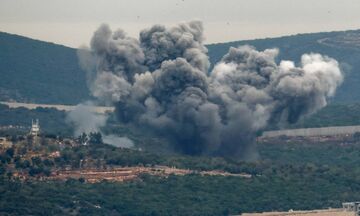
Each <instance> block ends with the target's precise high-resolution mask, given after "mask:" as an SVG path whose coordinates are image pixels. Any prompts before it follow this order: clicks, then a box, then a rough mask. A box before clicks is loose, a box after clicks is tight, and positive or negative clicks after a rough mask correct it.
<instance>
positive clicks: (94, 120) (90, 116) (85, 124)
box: [66, 101, 134, 148]
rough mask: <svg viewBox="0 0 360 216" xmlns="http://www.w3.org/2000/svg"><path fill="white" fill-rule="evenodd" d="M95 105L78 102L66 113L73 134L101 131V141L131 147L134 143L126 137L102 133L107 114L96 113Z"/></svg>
mask: <svg viewBox="0 0 360 216" xmlns="http://www.w3.org/2000/svg"><path fill="white" fill-rule="evenodd" d="M95 110H96V106H95V105H94V104H93V103H92V102H90V101H88V102H86V103H82V104H78V105H77V106H76V107H75V108H74V109H73V110H71V111H70V112H69V113H67V116H66V121H67V122H68V123H69V124H70V125H72V126H73V127H74V129H75V130H74V135H75V136H80V135H81V134H83V133H86V134H90V133H95V132H96V133H97V132H99V133H101V134H102V138H103V142H104V143H106V144H109V145H113V146H116V147H122V148H132V147H134V143H133V141H132V140H130V139H129V138H127V137H119V136H117V135H114V134H108V135H107V134H104V133H102V130H101V129H102V128H103V127H104V126H105V125H106V121H107V119H108V117H109V116H108V115H106V114H100V113H96V112H95Z"/></svg>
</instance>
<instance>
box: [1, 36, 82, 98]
mask: <svg viewBox="0 0 360 216" xmlns="http://www.w3.org/2000/svg"><path fill="white" fill-rule="evenodd" d="M0 74H1V79H0V100H3V101H4V100H11V99H12V100H16V101H21V102H36V103H49V104H56V103H61V104H77V103H79V102H80V101H84V100H86V99H88V98H89V94H88V89H87V87H86V81H85V73H84V72H83V71H82V70H81V69H80V67H79V64H78V60H77V57H76V50H75V49H71V48H68V47H64V46H61V45H56V44H53V43H47V42H43V41H38V40H33V39H29V38H25V37H21V36H17V35H12V34H7V33H4V32H0Z"/></svg>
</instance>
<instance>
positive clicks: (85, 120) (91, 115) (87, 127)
mask: <svg viewBox="0 0 360 216" xmlns="http://www.w3.org/2000/svg"><path fill="white" fill-rule="evenodd" d="M94 110H95V109H94V105H93V104H92V103H90V102H87V103H83V104H78V105H77V106H76V107H75V108H74V109H73V110H71V111H70V112H69V113H68V114H67V116H66V117H67V118H66V121H67V122H68V123H69V124H71V125H73V126H74V128H75V131H74V135H75V136H80V135H81V134H82V133H86V134H89V133H92V132H99V131H100V128H101V127H104V126H105V124H106V120H107V116H105V115H104V114H98V113H95V112H94Z"/></svg>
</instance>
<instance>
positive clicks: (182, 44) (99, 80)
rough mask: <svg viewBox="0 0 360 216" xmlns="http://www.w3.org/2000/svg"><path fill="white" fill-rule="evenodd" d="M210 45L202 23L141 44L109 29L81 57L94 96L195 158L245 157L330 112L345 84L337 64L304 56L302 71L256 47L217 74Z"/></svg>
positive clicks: (162, 30) (144, 36) (159, 31)
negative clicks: (278, 130)
mask: <svg viewBox="0 0 360 216" xmlns="http://www.w3.org/2000/svg"><path fill="white" fill-rule="evenodd" d="M203 38H204V37H203V27H202V23H201V22H198V21H194V22H189V23H182V24H179V25H178V26H176V27H173V28H166V27H164V26H160V25H155V26H153V27H152V28H150V29H146V30H143V31H141V33H140V38H139V40H137V39H135V38H130V37H128V36H126V34H125V33H124V32H123V31H122V30H118V31H115V32H112V31H111V30H110V28H109V27H108V26H106V25H102V26H101V27H100V28H99V29H98V30H97V31H96V32H95V34H94V36H93V38H92V40H91V47H90V48H89V50H90V53H91V55H90V56H85V55H80V58H81V62H88V61H89V59H91V61H92V62H95V65H96V66H95V68H96V70H95V74H96V76H94V79H93V81H92V82H91V85H90V90H91V92H92V94H93V96H95V97H97V98H98V99H99V100H101V101H103V102H106V103H108V104H114V105H115V106H116V113H117V115H118V118H119V120H120V121H122V122H123V123H128V124H135V125H137V126H139V127H142V128H145V129H148V130H151V131H153V132H156V133H158V134H160V135H163V136H166V137H167V138H168V139H169V140H170V141H172V143H174V145H175V147H176V148H177V149H178V150H180V151H182V152H184V153H188V154H232V155H240V156H245V155H247V154H248V152H250V151H252V149H253V145H252V144H253V143H254V139H255V133H256V132H257V131H259V130H261V129H263V128H264V127H266V126H267V125H268V124H269V123H271V124H277V123H280V122H287V123H294V122H296V121H297V120H298V119H299V118H301V117H304V116H306V115H309V114H311V113H314V112H316V111H317V110H319V109H321V108H322V107H324V106H326V99H327V98H328V97H331V96H333V95H334V94H335V91H336V88H337V87H338V86H339V85H340V84H341V82H342V79H343V76H342V73H341V71H340V69H339V65H338V63H337V61H336V60H334V59H332V58H329V57H326V56H322V55H319V54H304V55H303V56H302V58H301V64H300V65H295V63H294V62H291V61H281V62H280V64H277V63H276V61H275V58H276V57H277V55H278V50H277V49H267V50H264V51H257V50H255V48H253V47H250V46H242V47H238V48H234V47H231V48H230V50H229V52H228V53H227V54H226V55H225V56H224V57H223V58H222V60H221V61H220V62H219V63H217V64H216V65H215V67H214V69H213V71H211V72H209V71H208V69H209V60H208V56H207V49H206V47H205V46H204V45H203ZM84 58H85V59H84ZM93 68H94V67H93ZM84 69H87V68H84Z"/></svg>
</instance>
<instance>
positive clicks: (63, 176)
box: [15, 166, 251, 183]
mask: <svg viewBox="0 0 360 216" xmlns="http://www.w3.org/2000/svg"><path fill="white" fill-rule="evenodd" d="M141 174H149V175H156V176H163V177H167V176H169V175H181V176H183V175H189V174H199V175H203V176H205V175H210V176H234V177H241V178H251V175H250V174H246V173H237V174H234V173H229V172H224V171H219V170H211V171H194V170H189V169H178V168H174V167H167V166H155V167H140V166H135V167H117V168H111V169H105V170H98V169H79V170H58V171H54V172H52V174H51V175H50V176H49V177H45V176H43V177H41V179H42V180H67V179H70V178H71V179H81V178H82V179H84V180H85V181H86V182H88V183H95V182H101V181H103V180H107V181H113V182H123V181H129V180H134V179H136V178H138V177H139V176H140V175H141ZM15 176H17V177H20V178H22V179H26V178H28V176H27V175H23V174H22V173H15Z"/></svg>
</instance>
